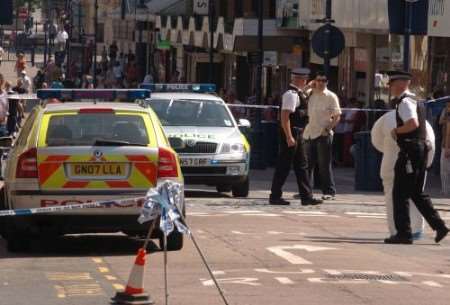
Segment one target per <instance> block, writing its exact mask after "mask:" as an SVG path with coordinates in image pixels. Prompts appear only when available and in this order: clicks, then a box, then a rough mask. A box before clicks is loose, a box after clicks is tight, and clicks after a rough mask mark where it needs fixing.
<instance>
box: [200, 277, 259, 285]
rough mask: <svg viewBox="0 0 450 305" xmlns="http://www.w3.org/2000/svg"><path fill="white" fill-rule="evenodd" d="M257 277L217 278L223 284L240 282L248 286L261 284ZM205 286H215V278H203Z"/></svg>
mask: <svg viewBox="0 0 450 305" xmlns="http://www.w3.org/2000/svg"><path fill="white" fill-rule="evenodd" d="M258 280H259V279H257V278H254V277H233V278H225V279H217V282H219V283H221V284H238V285H247V286H261V283H258ZM202 284H203V286H206V287H210V286H214V282H213V280H203V281H202Z"/></svg>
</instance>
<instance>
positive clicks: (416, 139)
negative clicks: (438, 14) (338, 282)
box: [384, 71, 449, 244]
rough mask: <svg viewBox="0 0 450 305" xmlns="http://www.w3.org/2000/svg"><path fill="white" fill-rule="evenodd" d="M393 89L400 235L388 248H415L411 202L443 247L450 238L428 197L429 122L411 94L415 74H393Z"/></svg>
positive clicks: (396, 218)
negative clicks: (397, 149) (442, 243)
mask: <svg viewBox="0 0 450 305" xmlns="http://www.w3.org/2000/svg"><path fill="white" fill-rule="evenodd" d="M388 75H389V76H390V80H389V85H390V92H391V96H393V97H394V99H393V100H392V104H393V106H394V107H395V112H396V118H397V128H394V129H393V130H392V132H391V135H392V137H393V138H394V139H395V140H396V141H397V144H398V146H399V147H400V152H399V154H398V159H397V162H396V164H395V169H394V170H395V175H394V189H393V194H392V195H393V201H394V221H395V227H396V229H397V235H394V236H391V237H389V238H387V239H385V240H384V242H385V243H387V244H412V242H413V240H412V236H411V221H410V217H409V199H411V200H412V201H413V202H414V204H415V205H416V206H417V209H418V210H419V211H420V213H421V214H422V215H423V217H424V218H425V220H426V221H427V222H428V224H429V225H430V226H431V228H432V229H433V230H434V231H436V237H435V242H436V243H439V242H440V241H441V240H442V239H443V238H445V236H446V235H447V234H448V232H449V229H448V228H447V226H446V225H445V223H444V221H443V220H442V218H441V217H440V216H439V213H438V212H437V211H436V210H435V209H434V207H433V204H432V202H431V199H430V197H429V196H428V195H426V194H425V193H424V190H423V189H424V186H425V185H424V184H425V176H426V170H427V168H426V167H427V153H428V150H429V147H430V145H429V144H428V143H427V141H426V121H425V120H426V118H425V107H424V104H423V103H421V102H419V101H416V100H415V99H414V95H413V94H411V93H410V92H409V90H408V87H409V84H410V82H411V78H412V76H411V74H410V73H407V72H402V71H391V72H389V73H388Z"/></svg>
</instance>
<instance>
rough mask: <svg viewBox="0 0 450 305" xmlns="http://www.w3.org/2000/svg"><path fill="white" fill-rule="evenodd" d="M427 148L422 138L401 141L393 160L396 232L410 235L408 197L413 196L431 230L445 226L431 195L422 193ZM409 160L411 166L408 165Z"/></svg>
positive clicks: (401, 234)
mask: <svg viewBox="0 0 450 305" xmlns="http://www.w3.org/2000/svg"><path fill="white" fill-rule="evenodd" d="M427 150H428V148H427V147H426V144H425V143H424V141H421V140H419V141H411V142H406V143H402V144H400V152H399V155H398V159H397V162H396V164H395V175H394V189H393V194H392V195H393V201H394V221H395V227H396V229H397V232H398V233H397V234H398V235H399V236H402V237H408V238H409V237H411V220H410V216H409V199H412V201H413V202H414V204H415V205H416V207H417V209H418V210H419V212H420V213H421V214H422V215H423V217H424V218H425V220H426V221H427V222H428V224H429V225H430V227H431V228H432V229H433V230H435V231H436V230H441V229H444V228H445V227H446V226H445V223H444V221H443V220H442V218H441V217H440V216H439V213H438V212H437V211H436V210H435V209H434V207H433V204H432V202H431V199H430V197H429V196H428V195H426V194H425V193H424V187H425V179H426V167H427ZM408 160H409V161H410V162H411V167H412V170H411V169H409V170H408V169H407V167H410V166H409V165H408Z"/></svg>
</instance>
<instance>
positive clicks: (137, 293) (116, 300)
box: [111, 248, 154, 305]
mask: <svg viewBox="0 0 450 305" xmlns="http://www.w3.org/2000/svg"><path fill="white" fill-rule="evenodd" d="M146 254H147V251H145V249H143V248H141V249H139V251H138V253H137V256H136V260H135V262H134V265H133V268H132V269H131V273H130V278H129V279H128V283H127V287H126V288H125V291H124V292H117V293H116V295H115V296H114V297H113V298H112V299H111V301H112V304H115V305H150V304H154V302H153V300H152V299H151V297H150V295H149V294H147V293H145V292H144V267H145V255H146Z"/></svg>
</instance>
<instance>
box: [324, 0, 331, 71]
mask: <svg viewBox="0 0 450 305" xmlns="http://www.w3.org/2000/svg"><path fill="white" fill-rule="evenodd" d="M331 23H332V19H331V0H327V2H326V7H325V25H331ZM330 47H331V30H330V28H327V29H326V30H325V52H324V54H325V57H324V59H323V68H324V73H325V75H326V76H327V77H330Z"/></svg>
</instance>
